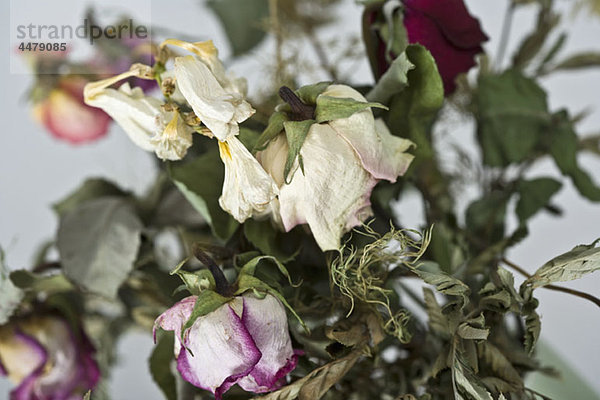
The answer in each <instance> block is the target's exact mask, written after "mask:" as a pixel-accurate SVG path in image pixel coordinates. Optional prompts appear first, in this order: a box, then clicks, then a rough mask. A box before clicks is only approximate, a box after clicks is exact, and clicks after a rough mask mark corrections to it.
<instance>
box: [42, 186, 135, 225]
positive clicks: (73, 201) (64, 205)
mask: <svg viewBox="0 0 600 400" xmlns="http://www.w3.org/2000/svg"><path fill="white" fill-rule="evenodd" d="M125 195H127V192H124V191H123V190H121V189H120V188H119V187H118V186H116V185H115V184H113V183H111V182H109V181H107V180H104V179H101V178H92V179H88V180H86V181H85V182H84V183H83V185H81V187H79V188H78V189H76V190H75V191H74V192H73V193H71V194H69V195H68V196H67V197H66V198H64V199H63V200H61V201H59V202H58V203H56V204H54V205H53V207H52V208H54V211H56V213H57V214H58V215H59V216H63V215H65V214H66V213H67V212H69V211H70V210H73V209H75V208H76V207H77V206H79V205H80V204H82V203H85V202H86V201H89V200H92V199H96V198H98V197H105V196H125Z"/></svg>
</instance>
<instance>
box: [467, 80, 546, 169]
mask: <svg viewBox="0 0 600 400" xmlns="http://www.w3.org/2000/svg"><path fill="white" fill-rule="evenodd" d="M476 103H477V122H478V126H477V137H478V140H479V143H480V145H481V149H482V151H483V161H484V163H485V164H487V165H490V166H494V167H502V166H507V165H509V164H511V163H518V162H521V161H523V160H525V159H526V158H527V157H529V156H530V155H531V152H532V151H533V150H534V148H535V147H536V146H537V144H538V142H539V141H540V138H541V137H542V133H543V132H544V131H545V130H546V128H547V127H548V125H549V124H550V115H549V113H548V105H547V102H546V93H545V92H544V90H543V89H542V88H541V87H540V86H538V84H537V83H536V82H535V81H533V80H532V79H530V78H527V77H525V76H524V75H523V74H522V73H521V72H519V71H517V70H508V71H506V72H504V73H502V74H500V75H492V74H482V75H481V76H480V78H479V89H478V93H477V96H476Z"/></svg>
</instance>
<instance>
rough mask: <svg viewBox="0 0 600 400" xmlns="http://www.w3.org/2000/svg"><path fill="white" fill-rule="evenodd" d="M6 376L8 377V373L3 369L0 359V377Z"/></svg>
mask: <svg viewBox="0 0 600 400" xmlns="http://www.w3.org/2000/svg"><path fill="white" fill-rule="evenodd" d="M6 375H8V372H7V371H6V368H4V364H2V359H0V376H6Z"/></svg>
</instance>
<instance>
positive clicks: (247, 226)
mask: <svg viewBox="0 0 600 400" xmlns="http://www.w3.org/2000/svg"><path fill="white" fill-rule="evenodd" d="M244 236H246V239H248V240H249V241H250V243H252V244H253V245H254V246H255V247H256V248H257V249H258V250H260V251H261V252H262V253H263V254H265V255H268V256H273V257H275V258H277V259H278V260H279V261H281V262H282V263H285V262H288V261H290V260H293V259H294V257H295V256H296V253H297V252H298V250H295V251H286V250H284V246H285V245H287V247H289V244H291V243H289V238H290V234H289V233H282V232H279V231H278V230H277V229H276V228H274V227H273V224H272V223H271V221H257V220H254V219H249V220H247V221H246V222H245V223H244Z"/></svg>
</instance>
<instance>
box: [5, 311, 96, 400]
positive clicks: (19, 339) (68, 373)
mask: <svg viewBox="0 0 600 400" xmlns="http://www.w3.org/2000/svg"><path fill="white" fill-rule="evenodd" d="M93 353H94V348H93V346H92V345H91V343H90V341H89V339H88V338H87V337H86V336H85V334H84V333H83V331H82V330H80V331H79V332H74V331H73V330H72V329H71V326H70V325H69V324H68V323H67V322H66V321H65V320H64V319H62V318H60V317H55V316H31V317H28V318H26V319H19V320H16V321H14V322H11V323H9V324H6V325H3V326H0V375H6V376H8V378H9V379H10V380H11V381H13V383H14V384H15V385H17V387H16V388H15V389H14V390H13V391H12V392H11V393H10V399H11V400H75V399H82V398H83V395H84V394H85V393H86V392H87V391H88V390H90V389H93V388H94V387H96V384H97V383H98V380H99V379H100V370H99V369H98V365H97V364H96V361H94V359H93V358H92V355H93Z"/></svg>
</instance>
